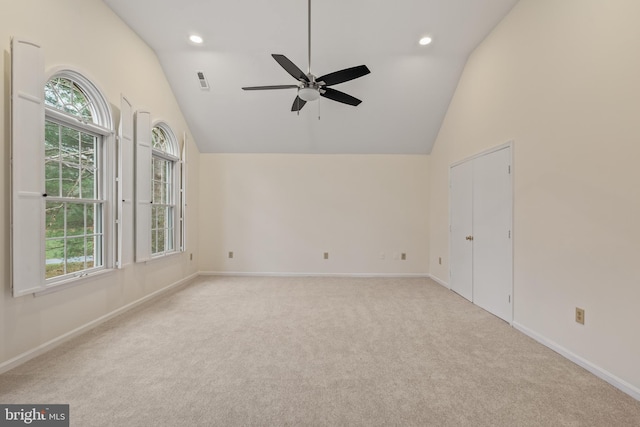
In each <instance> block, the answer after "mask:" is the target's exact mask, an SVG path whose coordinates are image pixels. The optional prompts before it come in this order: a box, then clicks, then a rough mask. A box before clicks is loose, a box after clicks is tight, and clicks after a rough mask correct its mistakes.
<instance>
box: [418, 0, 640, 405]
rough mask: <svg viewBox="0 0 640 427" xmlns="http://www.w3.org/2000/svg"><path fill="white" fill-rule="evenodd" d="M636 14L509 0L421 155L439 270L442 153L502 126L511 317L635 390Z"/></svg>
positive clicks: (614, 4)
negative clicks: (509, 186) (510, 156)
mask: <svg viewBox="0 0 640 427" xmlns="http://www.w3.org/2000/svg"><path fill="white" fill-rule="evenodd" d="M638 17H640V2H638V1H636V0H606V1H604V0H562V1H558V0H521V2H520V3H519V4H518V5H517V6H516V7H515V8H514V9H513V11H512V12H511V13H510V15H508V16H507V18H506V19H505V20H504V21H503V22H502V23H501V24H500V25H499V26H498V27H497V28H496V29H495V30H494V31H493V33H492V34H491V35H490V36H489V37H488V38H487V39H486V40H485V41H484V42H483V43H482V44H481V45H480V46H479V47H478V49H477V50H476V51H475V52H474V53H473V55H472V56H471V57H470V59H469V61H468V64H467V66H466V69H465V71H464V74H463V76H462V79H461V80H460V83H459V85H458V88H457V91H456V94H455V96H454V98H453V100H452V103H451V106H450V109H449V111H448V113H447V116H446V119H445V121H444V123H443V126H442V128H441V131H440V134H439V137H438V139H437V142H436V144H435V147H434V150H433V152H432V155H431V168H430V185H431V199H430V209H431V215H430V220H431V224H430V239H431V240H430V244H431V245H430V253H431V272H432V273H433V274H434V275H436V276H438V277H440V278H443V279H445V280H447V279H448V265H449V260H448V259H447V255H448V253H449V246H448V232H447V224H448V213H447V212H448V209H447V207H448V203H449V201H448V195H449V193H448V169H449V165H450V164H451V163H452V162H455V161H457V160H460V159H463V158H465V157H467V156H469V155H472V154H474V153H477V152H479V151H482V150H483V149H486V148H488V147H492V146H495V145H498V144H501V143H504V142H507V141H508V140H511V139H513V140H515V147H514V154H515V159H514V182H515V206H514V222H515V229H514V244H515V249H514V284H515V294H514V298H515V299H514V303H515V306H514V307H515V319H514V320H515V323H516V325H517V326H519V327H521V328H524V329H525V330H527V331H528V332H529V333H531V334H533V335H536V336H537V337H538V338H540V339H544V340H547V341H548V343H551V344H555V345H556V346H557V348H558V349H560V350H562V351H565V352H566V353H567V354H570V355H573V356H575V359H582V361H583V362H585V363H586V364H591V366H592V367H596V368H597V369H599V370H600V371H601V372H604V373H605V374H611V375H612V376H613V377H617V379H619V380H621V382H622V383H625V382H626V383H627V385H628V386H629V387H628V389H627V391H631V392H632V394H634V395H635V396H636V397H637V398H640V368H639V365H638V361H639V360H640V332H639V329H638V328H639V326H640V322H639V321H638V318H637V313H638V303H639V302H640V263H639V262H638V260H639V259H640V244H639V243H638V242H640V221H638V218H640V196H639V194H640V193H639V192H638V183H639V182H640V169H639V168H638V166H637V162H638V159H640V131H639V129H640V128H639V126H638V122H639V118H640V55H639V54H638V52H640V25H638ZM438 256H442V257H443V260H446V262H444V263H443V265H442V266H439V265H438V264H437V262H434V260H437V257H438ZM575 307H582V308H584V309H585V310H586V324H585V325H584V326H582V325H579V324H577V323H576V322H575V321H574V310H575ZM623 385H624V384H623Z"/></svg>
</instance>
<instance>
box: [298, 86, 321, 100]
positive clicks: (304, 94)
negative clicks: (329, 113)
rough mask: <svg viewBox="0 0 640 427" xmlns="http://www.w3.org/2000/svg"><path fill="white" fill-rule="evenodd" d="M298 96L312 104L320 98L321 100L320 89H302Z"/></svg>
mask: <svg viewBox="0 0 640 427" xmlns="http://www.w3.org/2000/svg"><path fill="white" fill-rule="evenodd" d="M298 96H299V97H300V99H302V100H303V101H307V102H310V101H315V100H317V99H318V98H320V92H319V91H318V89H314V88H310V87H303V88H302V89H300V90H299V91H298Z"/></svg>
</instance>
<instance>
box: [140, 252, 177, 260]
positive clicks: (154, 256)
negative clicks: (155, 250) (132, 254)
mask: <svg viewBox="0 0 640 427" xmlns="http://www.w3.org/2000/svg"><path fill="white" fill-rule="evenodd" d="M183 253H184V252H182V251H173V252H167V253H164V254H160V255H152V256H151V258H150V259H148V260H147V261H146V262H153V261H158V260H161V259H167V258H171V257H174V256H176V255H180V254H183Z"/></svg>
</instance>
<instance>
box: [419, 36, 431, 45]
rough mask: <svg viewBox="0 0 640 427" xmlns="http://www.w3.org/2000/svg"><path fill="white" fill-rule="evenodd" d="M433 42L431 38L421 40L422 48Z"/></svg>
mask: <svg viewBox="0 0 640 427" xmlns="http://www.w3.org/2000/svg"><path fill="white" fill-rule="evenodd" d="M432 41H433V39H432V38H431V37H423V38H421V39H420V44H421V45H422V46H426V45H428V44H431V42H432Z"/></svg>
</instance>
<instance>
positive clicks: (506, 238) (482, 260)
mask: <svg viewBox="0 0 640 427" xmlns="http://www.w3.org/2000/svg"><path fill="white" fill-rule="evenodd" d="M510 164H511V147H505V148H502V149H500V150H497V151H494V152H491V153H488V154H485V155H482V156H480V157H476V158H474V159H471V160H469V161H466V162H464V163H461V164H459V165H457V166H454V167H452V168H451V175H450V178H451V191H450V215H451V217H450V220H451V222H450V224H451V231H450V239H451V241H450V245H451V272H450V284H451V290H453V291H455V292H457V293H458V294H460V295H461V296H463V297H464V298H466V299H468V300H470V301H472V302H474V303H475V304H477V305H478V306H480V307H482V308H484V309H485V310H487V311H489V312H491V313H493V314H495V315H496V316H498V317H500V318H502V319H504V320H506V321H507V322H511V321H512V320H513V314H512V313H513V311H512V304H513V299H512V295H511V292H512V286H513V285H512V283H513V274H512V270H513V263H512V258H513V252H512V245H511V224H512V215H513V208H512V205H513V202H512V197H513V196H512V194H513V193H512V182H511V170H510ZM468 237H470V238H471V239H468Z"/></svg>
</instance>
